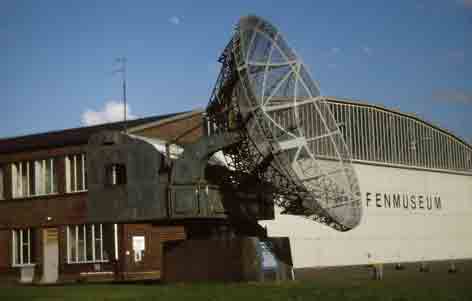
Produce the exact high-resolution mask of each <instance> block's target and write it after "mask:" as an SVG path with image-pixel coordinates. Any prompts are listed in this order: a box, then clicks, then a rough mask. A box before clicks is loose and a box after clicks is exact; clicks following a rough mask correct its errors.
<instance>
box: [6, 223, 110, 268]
mask: <svg viewBox="0 0 472 301" xmlns="http://www.w3.org/2000/svg"><path fill="white" fill-rule="evenodd" d="M109 226H113V235H111V236H110V237H107V236H105V235H104V225H103V224H93V225H74V226H67V240H66V244H67V246H66V247H67V262H68V263H95V262H97V263H98V262H106V261H108V260H109V259H110V254H108V253H107V252H106V250H105V249H104V244H105V243H114V244H115V246H116V245H117V236H116V225H109ZM35 239H36V237H35V232H34V231H33V230H32V229H18V230H12V264H13V266H21V265H28V264H34V263H35V260H34V254H35V251H34V246H35V243H34V242H35ZM108 240H110V241H108ZM115 250H116V247H115ZM113 255H115V256H116V254H112V256H113Z"/></svg>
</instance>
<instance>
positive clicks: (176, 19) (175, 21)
mask: <svg viewBox="0 0 472 301" xmlns="http://www.w3.org/2000/svg"><path fill="white" fill-rule="evenodd" d="M169 22H170V23H172V24H174V25H179V24H180V18H179V17H177V16H172V17H170V18H169Z"/></svg>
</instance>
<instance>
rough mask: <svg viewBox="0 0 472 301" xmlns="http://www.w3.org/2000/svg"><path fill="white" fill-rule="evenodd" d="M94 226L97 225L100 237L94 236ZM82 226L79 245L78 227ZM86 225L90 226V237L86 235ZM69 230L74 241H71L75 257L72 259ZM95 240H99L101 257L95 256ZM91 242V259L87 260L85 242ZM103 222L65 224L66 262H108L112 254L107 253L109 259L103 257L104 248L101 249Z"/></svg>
mask: <svg viewBox="0 0 472 301" xmlns="http://www.w3.org/2000/svg"><path fill="white" fill-rule="evenodd" d="M96 226H99V229H100V230H99V233H100V238H97V237H96V235H95V234H96V233H95V232H96V230H95V227H96ZM80 227H82V230H83V231H82V235H83V237H82V239H83V241H84V243H83V245H82V246H81V245H80V244H79V240H80V239H79V233H80V231H79V228H80ZM88 227H91V232H90V233H91V236H92V237H90V238H89V237H87V233H88V231H87V229H88ZM71 231H73V232H74V233H75V241H74V242H73V243H74V244H75V256H74V257H75V258H74V260H72V259H73V258H72V254H71V253H72V252H71V243H72V241H71ZM110 239H112V238H110ZM97 240H98V241H99V244H100V249H99V250H100V255H101V256H100V257H101V258H97V254H96V253H97V252H96V247H97V246H96V243H97ZM89 243H91V244H92V247H91V250H92V259H91V260H89V259H88V258H87V255H88V254H87V244H89ZM103 245H104V244H103V224H81V225H67V226H66V253H67V254H66V256H67V264H87V263H106V262H109V261H110V256H112V255H111V254H108V258H109V259H104V257H105V256H104V254H105V252H104V250H103ZM115 249H116V246H115ZM79 253H82V258H83V259H81V258H80V257H81V256H80V255H79Z"/></svg>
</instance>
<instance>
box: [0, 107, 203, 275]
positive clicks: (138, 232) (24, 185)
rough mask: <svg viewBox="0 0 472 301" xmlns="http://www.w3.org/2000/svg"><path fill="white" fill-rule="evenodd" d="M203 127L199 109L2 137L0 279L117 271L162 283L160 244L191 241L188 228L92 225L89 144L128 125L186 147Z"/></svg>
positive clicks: (134, 130) (138, 132)
mask: <svg viewBox="0 0 472 301" xmlns="http://www.w3.org/2000/svg"><path fill="white" fill-rule="evenodd" d="M200 124H201V112H199V111H196V112H187V113H181V114H171V115H165V116H156V117H150V118H144V119H137V120H132V121H128V122H126V123H123V122H119V123H112V124H106V125H100V126H92V127H85V128H77V129H70V130H64V131H58V132H50V133H45V134H37V135H30V136H24V137H16V138H8V139H2V140H0V277H1V278H2V279H11V280H14V281H17V280H21V281H24V282H30V281H35V282H44V283H50V282H57V281H67V280H80V279H94V278H99V279H114V278H116V274H117V273H116V270H117V269H119V271H120V272H119V277H120V278H121V279H134V278H137V279H146V278H152V279H157V278H159V277H160V274H161V265H162V260H161V257H162V256H161V253H162V244H163V242H165V241H171V240H182V239H185V237H186V234H185V230H184V228H183V227H182V226H181V225H169V224H167V225H155V224H152V223H132V224H119V225H118V224H109V223H107V224H104V223H95V224H86V222H87V199H88V187H87V185H88V184H87V183H88V181H87V174H88V172H87V156H86V154H87V144H88V140H89V138H90V137H91V135H93V134H96V133H98V132H101V131H104V130H108V131H110V130H115V131H116V130H118V131H121V130H122V129H124V128H126V129H127V132H128V133H130V134H133V135H140V136H142V137H159V138H160V139H164V140H167V141H171V140H174V141H175V142H176V143H177V142H178V143H181V144H185V143H187V142H192V141H194V140H195V139H197V138H198V137H199V136H200V135H201V132H200V131H201V130H200ZM118 259H121V260H118ZM117 262H119V266H117Z"/></svg>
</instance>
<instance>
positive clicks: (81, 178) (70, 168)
mask: <svg viewBox="0 0 472 301" xmlns="http://www.w3.org/2000/svg"><path fill="white" fill-rule="evenodd" d="M85 166H86V159H85V154H78V155H69V156H66V191H67V192H77V191H84V190H87V169H86V168H85Z"/></svg>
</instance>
